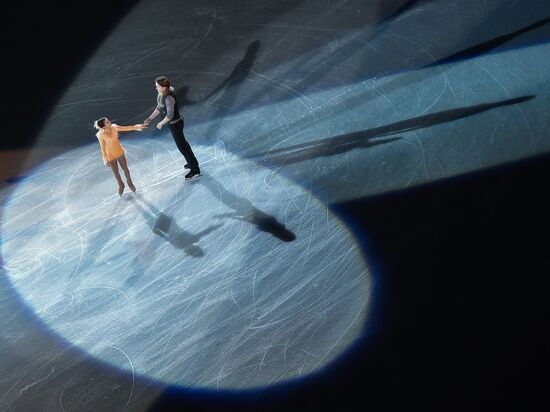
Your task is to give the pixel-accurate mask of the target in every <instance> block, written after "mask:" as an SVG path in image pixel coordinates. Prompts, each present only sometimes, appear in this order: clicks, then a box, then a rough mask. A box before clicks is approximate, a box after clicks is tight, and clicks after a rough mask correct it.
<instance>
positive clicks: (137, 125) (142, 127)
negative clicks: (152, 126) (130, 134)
mask: <svg viewBox="0 0 550 412" xmlns="http://www.w3.org/2000/svg"><path fill="white" fill-rule="evenodd" d="M134 127H139V130H140V131H141V130H143V129H146V128H147V127H149V123H145V122H144V123H142V124H135V125H134Z"/></svg>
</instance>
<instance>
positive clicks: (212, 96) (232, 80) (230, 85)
mask: <svg viewBox="0 0 550 412" xmlns="http://www.w3.org/2000/svg"><path fill="white" fill-rule="evenodd" d="M260 45H261V43H260V41H259V40H255V41H253V42H252V43H250V44H249V45H248V47H247V49H246V52H245V55H244V57H243V58H242V59H241V61H240V62H239V63H238V64H237V65H236V66H235V68H234V69H233V70H232V71H231V73H230V74H229V76H228V77H227V78H226V79H225V80H224V81H223V82H222V83H221V84H220V85H218V86H217V87H216V88H215V89H214V90H213V91H212V92H210V93H209V94H208V96H207V97H206V99H209V100H210V102H209V104H210V105H214V106H217V109H216V112H215V114H214V116H215V117H218V121H217V122H212V126H211V127H210V129H209V130H207V132H206V134H205V136H204V140H205V141H206V142H207V143H208V142H209V143H212V142H214V141H215V140H217V136H216V135H217V133H218V131H219V129H220V127H221V123H222V120H220V119H219V118H221V117H223V116H225V115H227V114H228V113H229V112H231V111H233V110H235V109H236V108H235V107H233V106H234V104H235V101H236V99H237V95H238V92H239V89H240V86H241V85H242V83H243V82H244V80H245V79H246V77H248V75H249V74H250V71H251V70H252V66H253V65H254V61H255V60H256V56H257V54H258V51H259V50H260ZM206 99H205V100H206ZM218 101H219V103H218V104H216V102H218Z"/></svg>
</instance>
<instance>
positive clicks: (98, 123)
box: [94, 117, 107, 130]
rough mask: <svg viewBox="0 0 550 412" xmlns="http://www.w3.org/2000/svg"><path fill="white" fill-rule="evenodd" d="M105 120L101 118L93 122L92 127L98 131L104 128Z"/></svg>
mask: <svg viewBox="0 0 550 412" xmlns="http://www.w3.org/2000/svg"><path fill="white" fill-rule="evenodd" d="M105 120H107V118H106V117H102V118H101V119H97V120H96V121H95V122H94V127H95V128H96V129H97V130H99V129H101V128H102V127H103V126H105Z"/></svg>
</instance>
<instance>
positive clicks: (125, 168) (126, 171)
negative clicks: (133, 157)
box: [118, 155, 136, 192]
mask: <svg viewBox="0 0 550 412" xmlns="http://www.w3.org/2000/svg"><path fill="white" fill-rule="evenodd" d="M118 162H119V163H120V166H121V167H122V170H123V171H124V176H126V181H127V182H128V187H129V188H130V190H131V191H132V192H135V191H136V187H135V186H134V182H132V178H131V176H130V169H128V163H127V162H126V157H125V156H124V155H122V156H120V157H119V158H118Z"/></svg>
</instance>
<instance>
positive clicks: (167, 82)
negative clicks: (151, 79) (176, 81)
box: [155, 76, 170, 88]
mask: <svg viewBox="0 0 550 412" xmlns="http://www.w3.org/2000/svg"><path fill="white" fill-rule="evenodd" d="M155 83H158V84H159V85H160V86H162V87H168V88H170V80H168V78H167V77H166V76H159V77H157V78H156V79H155Z"/></svg>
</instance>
